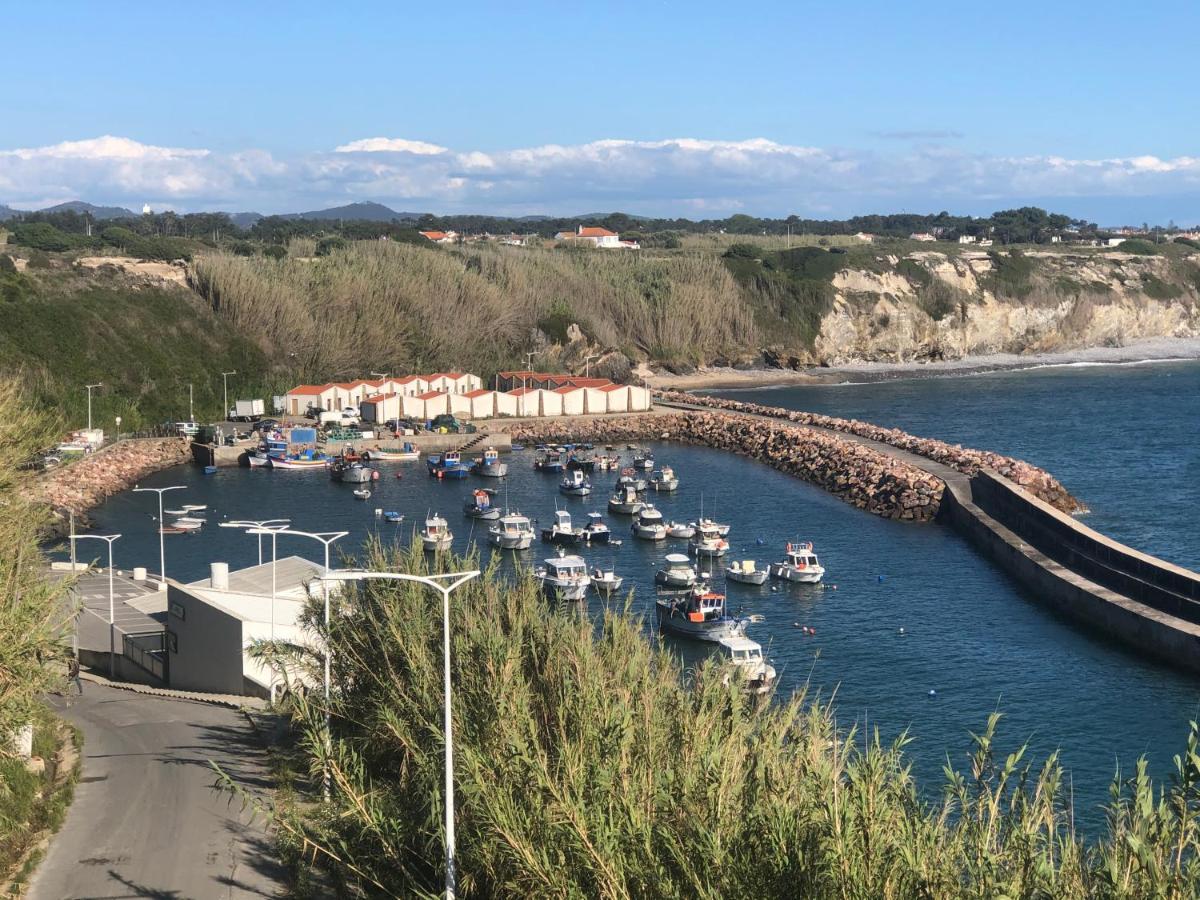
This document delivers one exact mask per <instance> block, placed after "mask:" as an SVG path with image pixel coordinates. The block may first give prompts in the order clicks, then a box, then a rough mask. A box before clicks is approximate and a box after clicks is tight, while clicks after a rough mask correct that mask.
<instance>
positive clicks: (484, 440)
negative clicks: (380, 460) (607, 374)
mask: <svg viewBox="0 0 1200 900" xmlns="http://www.w3.org/2000/svg"><path fill="white" fill-rule="evenodd" d="M406 443H408V444H412V445H413V446H414V447H416V448H417V449H418V450H420V451H421V455H422V456H425V455H427V454H429V453H442V452H444V451H446V450H461V451H462V452H464V453H469V452H472V451H478V452H483V449H484V448H485V447H494V448H495V449H497V450H499V451H500V452H501V453H507V452H509V451H510V450H512V435H511V434H509V433H508V432H506V431H489V430H486V429H480V430H479V431H477V432H475V433H474V434H433V433H425V434H414V435H408V436H406V437H401V438H393V437H390V436H389V437H387V438H359V439H356V440H349V441H320V442H319V443H318V446H319V447H321V448H323V449H324V450H325V452H326V453H329V454H330V455H337V454H338V453H341V451H342V449H343V448H345V447H354V448H355V449H356V450H374V449H377V448H378V449H381V450H396V451H398V450H401V449H403V446H404V444H406ZM257 446H258V441H257V440H249V441H239V442H237V443H236V444H233V445H232V446H215V445H213V444H201V443H198V442H195V441H193V442H192V445H191V448H192V461H193V462H195V463H196V465H198V466H243V465H249V463H248V462H247V461H246V459H245V457H246V454H247V453H249V452H251V451H253V450H254V449H255V448H256V447H257Z"/></svg>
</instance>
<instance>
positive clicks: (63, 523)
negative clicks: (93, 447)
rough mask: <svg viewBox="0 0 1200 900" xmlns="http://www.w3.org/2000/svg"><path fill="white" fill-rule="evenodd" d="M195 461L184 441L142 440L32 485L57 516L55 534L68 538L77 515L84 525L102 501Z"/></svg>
mask: <svg viewBox="0 0 1200 900" xmlns="http://www.w3.org/2000/svg"><path fill="white" fill-rule="evenodd" d="M189 459H191V453H190V452H189V450H188V442H187V441H186V440H185V439H183V438H138V439H132V440H125V441H120V442H119V443H116V444H111V445H109V446H108V447H105V448H103V449H101V450H97V451H96V452H95V453H90V454H88V455H87V456H85V457H83V458H82V459H79V460H76V461H75V462H72V463H69V464H67V465H65V466H63V467H61V468H59V469H53V470H51V471H50V472H48V473H47V474H45V475H43V476H42V477H40V478H38V479H37V480H36V481H33V482H31V485H30V487H31V490H32V491H33V495H34V496H35V497H36V498H38V499H40V500H41V501H42V502H44V503H46V504H47V505H48V506H49V507H50V508H51V510H52V511H53V513H54V520H55V521H54V523H53V524H52V530H53V531H55V532H56V533H58V534H65V533H66V531H67V527H68V524H67V523H68V519H69V516H70V514H71V513H74V514H75V515H76V517H77V518H79V519H80V520H81V521H86V520H85V518H84V517H85V513H86V512H87V511H88V510H89V509H91V508H92V507H93V506H95V505H96V504H98V503H100V502H101V501H102V500H104V499H106V498H108V497H111V496H112V495H113V494H117V493H119V492H121V491H123V490H125V489H127V488H130V487H132V486H133V485H135V484H137V483H138V481H139V480H140V479H142V478H143V477H145V476H146V475H149V474H150V473H151V472H157V471H158V470H160V469H167V468H170V467H171V466H177V465H179V464H180V463H183V462H187V461H188V460H189Z"/></svg>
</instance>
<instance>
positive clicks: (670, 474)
mask: <svg viewBox="0 0 1200 900" xmlns="http://www.w3.org/2000/svg"><path fill="white" fill-rule="evenodd" d="M650 487H652V488H654V490H656V491H658V492H659V493H661V494H669V493H671V492H672V491H677V490H679V479H678V478H676V477H675V470H674V469H672V468H671V467H670V466H663V467H662V468H661V469H656V470H655V471H654V472H653V473H652V474H651V475H650Z"/></svg>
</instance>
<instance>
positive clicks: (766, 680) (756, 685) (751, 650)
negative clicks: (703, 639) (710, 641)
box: [718, 634, 775, 694]
mask: <svg viewBox="0 0 1200 900" xmlns="http://www.w3.org/2000/svg"><path fill="white" fill-rule="evenodd" d="M718 643H719V644H720V645H721V649H722V650H723V651H724V652H725V653H726V654H727V656H728V658H729V663H730V665H731V666H732V667H734V668H735V669H738V670H740V671H741V672H742V674H743V676H744V678H745V679H746V683H745V690H746V692H747V693H750V694H765V693H766V692H767V691H769V690H770V689H771V688H772V687H774V685H775V667H774V666H773V665H771V664H770V663H769V662H768V661H767V660H766V659H765V658H764V657H763V652H762V644H760V643H759V642H758V641H755V640H752V639H751V638H748V637H746V636H745V635H744V634H737V635H732V636H730V637H724V638H721V639H720V641H718ZM732 674H733V673H732V672H730V674H729V675H727V676H726V684H728V679H729V677H730V676H731V675H732Z"/></svg>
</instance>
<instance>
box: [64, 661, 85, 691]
mask: <svg viewBox="0 0 1200 900" xmlns="http://www.w3.org/2000/svg"><path fill="white" fill-rule="evenodd" d="M67 680H68V681H69V682H70V683H71V684H73V685H74V686H75V689H76V690H77V691H79V696H80V697H82V696H83V679H82V678H80V677H79V660H78V659H76V658H75V657H74V656H72V657H71V660H70V662H68V663H67Z"/></svg>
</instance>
